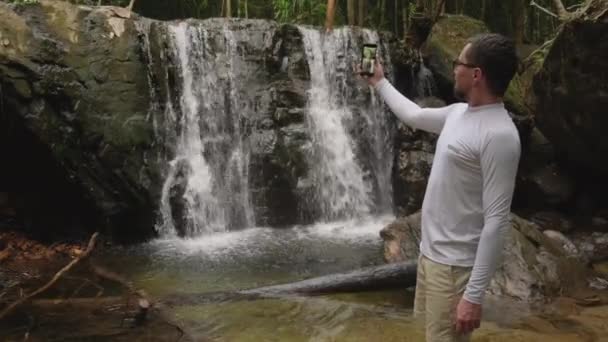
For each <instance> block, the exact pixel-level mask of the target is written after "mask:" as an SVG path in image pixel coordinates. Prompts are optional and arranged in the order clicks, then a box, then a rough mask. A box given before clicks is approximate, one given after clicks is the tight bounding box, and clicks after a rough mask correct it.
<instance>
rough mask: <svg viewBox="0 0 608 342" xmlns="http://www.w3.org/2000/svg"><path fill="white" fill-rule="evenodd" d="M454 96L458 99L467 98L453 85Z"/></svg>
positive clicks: (463, 99)
mask: <svg viewBox="0 0 608 342" xmlns="http://www.w3.org/2000/svg"><path fill="white" fill-rule="evenodd" d="M454 97H455V98H456V99H457V100H459V101H466V100H467V95H466V94H465V93H464V92H463V91H461V90H460V89H458V88H456V87H455V86H454Z"/></svg>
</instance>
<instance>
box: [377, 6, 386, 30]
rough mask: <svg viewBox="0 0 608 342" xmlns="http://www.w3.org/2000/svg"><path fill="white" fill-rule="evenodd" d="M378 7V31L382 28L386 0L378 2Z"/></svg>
mask: <svg viewBox="0 0 608 342" xmlns="http://www.w3.org/2000/svg"><path fill="white" fill-rule="evenodd" d="M378 5H379V6H380V8H379V9H380V29H383V28H384V18H385V14H386V0H380V2H379V3H378Z"/></svg>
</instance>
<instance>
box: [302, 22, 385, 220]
mask: <svg viewBox="0 0 608 342" xmlns="http://www.w3.org/2000/svg"><path fill="white" fill-rule="evenodd" d="M299 30H300V32H301V34H302V36H303V42H304V48H305V52H306V56H307V60H308V65H309V69H310V78H311V85H310V89H309V91H308V114H309V116H308V119H309V127H310V130H311V136H312V140H313V153H312V158H311V160H310V165H311V166H312V168H313V173H314V176H313V178H314V184H315V185H316V196H315V198H314V200H313V201H312V202H314V203H317V204H318V205H319V207H320V208H319V210H320V216H321V217H320V219H321V220H323V221H331V220H336V219H345V218H354V217H362V216H366V215H368V214H370V213H372V212H374V211H376V212H378V211H389V210H390V209H391V206H392V200H391V197H392V192H391V190H390V189H391V185H390V172H391V166H392V158H391V157H390V156H391V155H392V146H391V145H392V144H391V143H390V142H389V141H387V140H388V137H389V136H390V134H389V129H388V127H387V118H386V116H385V113H384V110H383V109H382V107H381V105H380V104H379V103H378V101H372V102H371V104H370V105H369V106H368V107H367V108H359V109H358V110H357V111H358V112H360V113H357V114H361V115H362V118H363V119H364V126H366V127H365V130H366V132H364V133H362V134H363V135H364V136H361V137H356V136H352V135H351V134H350V133H349V128H350V127H352V126H353V125H354V124H355V121H356V120H360V119H361V118H355V117H354V116H355V115H357V114H355V113H354V110H353V106H354V105H355V103H354V102H353V101H352V95H350V94H352V92H353V89H354V87H353V84H354V83H355V82H357V81H356V80H354V78H355V75H354V73H353V69H352V65H353V64H354V63H358V61H359V58H360V56H359V53H360V52H359V43H358V39H357V37H356V36H355V35H354V34H353V31H351V30H350V29H348V28H342V29H336V30H333V31H332V32H330V33H321V31H319V30H316V29H311V28H306V27H299ZM362 39H363V40H365V41H366V42H370V43H378V41H379V39H378V36H377V35H376V34H373V33H371V32H370V31H364V34H363V37H362ZM366 137H372V139H370V140H371V141H370V142H371V144H372V146H371V149H370V150H371V153H370V154H371V156H368V158H371V159H372V160H373V162H371V163H370V164H371V165H370V166H371V169H370V168H367V169H365V168H363V167H362V163H361V162H362V160H363V159H365V158H364V157H363V155H362V153H361V151H358V149H357V146H356V145H357V144H356V141H355V139H365V138H366ZM368 148H369V147H368Z"/></svg>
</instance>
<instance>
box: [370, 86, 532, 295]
mask: <svg viewBox="0 0 608 342" xmlns="http://www.w3.org/2000/svg"><path fill="white" fill-rule="evenodd" d="M375 88H376V90H377V91H378V93H379V94H380V95H381V96H382V98H383V99H384V101H385V103H386V104H387V105H388V106H389V107H390V109H391V110H392V111H393V112H394V113H395V115H396V116H397V117H398V118H399V119H400V120H401V121H403V122H404V123H405V124H407V125H408V126H410V127H413V128H416V129H421V130H424V131H428V132H433V133H438V134H439V139H438V141H437V147H436V149H435V156H434V158H433V165H432V168H431V174H430V177H429V181H428V185H427V188H426V193H425V195H424V201H423V203H422V239H421V242H420V252H421V253H422V254H423V255H424V256H426V257H427V258H429V259H431V260H433V261H435V262H437V263H441V264H444V265H451V266H462V267H471V266H472V267H473V269H472V273H471V277H470V279H469V282H468V284H467V287H466V290H465V293H464V298H465V299H466V300H467V301H469V302H471V303H476V304H481V302H482V301H483V297H484V293H485V290H486V288H487V287H488V285H489V283H490V279H491V278H492V276H493V275H494V272H495V270H496V267H497V264H498V262H499V260H500V258H501V254H502V248H503V241H504V237H505V234H506V233H507V232H508V231H509V227H510V221H509V214H510V207H511V200H512V197H513V190H514V186H515V175H516V173H517V167H518V164H519V158H520V151H521V148H520V141H519V134H518V132H517V129H516V128H515V125H514V124H513V121H512V120H511V118H510V117H509V114H508V113H507V111H506V110H505V108H504V105H503V104H502V103H496V104H491V105H485V106H478V107H471V106H469V105H467V104H466V103H457V104H453V105H450V106H447V107H443V108H420V107H419V106H418V105H417V104H415V103H414V102H412V101H410V100H409V99H407V98H406V97H404V96H403V95H401V94H400V93H399V92H398V91H397V90H396V89H395V88H394V87H393V86H392V85H391V84H390V83H389V82H388V81H387V80H386V79H384V80H382V81H380V82H378V83H377V84H376V86H375Z"/></svg>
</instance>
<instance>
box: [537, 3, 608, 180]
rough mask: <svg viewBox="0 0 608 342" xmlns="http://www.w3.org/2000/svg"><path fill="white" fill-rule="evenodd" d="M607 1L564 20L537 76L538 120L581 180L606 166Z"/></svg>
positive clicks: (595, 174)
mask: <svg viewBox="0 0 608 342" xmlns="http://www.w3.org/2000/svg"><path fill="white" fill-rule="evenodd" d="M606 8H608V1H607V0H592V1H589V2H588V3H586V4H585V6H584V7H583V8H582V9H580V10H579V11H577V12H576V13H575V14H574V15H573V16H572V18H571V19H569V20H568V21H566V22H564V23H563V25H562V26H561V28H560V30H559V32H558V33H557V36H556V37H555V39H554V40H553V43H552V44H551V46H550V48H549V50H548V52H547V55H546V57H545V58H544V62H543V64H542V69H541V70H540V71H539V72H538V73H537V74H536V75H535V76H534V81H533V89H534V95H535V97H536V101H535V102H536V106H535V114H536V117H535V119H536V122H537V125H538V128H539V129H540V130H541V131H542V132H543V133H544V134H545V136H546V137H547V138H548V139H549V140H550V141H551V142H552V143H553V145H554V146H555V148H556V151H557V152H558V155H559V156H560V159H561V160H562V161H564V162H565V163H566V164H568V165H570V166H571V167H572V169H573V170H574V171H576V173H577V176H578V177H579V178H581V179H585V178H586V179H589V177H592V176H597V177H598V178H599V179H600V180H603V175H605V174H606V172H607V171H608V163H607V162H608V139H607V138H606V134H605V131H606V127H608V116H606V108H608V82H606V80H607V79H608V11H606Z"/></svg>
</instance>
